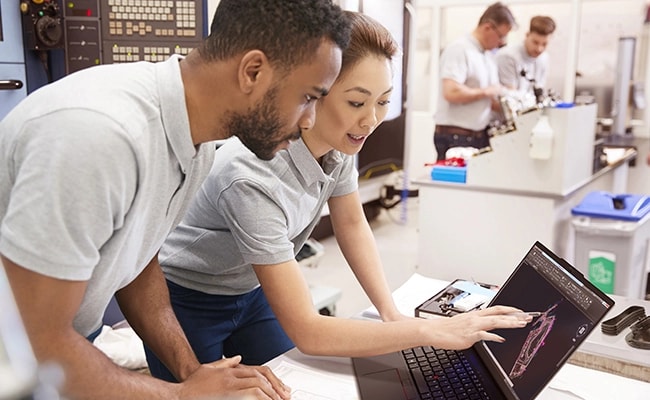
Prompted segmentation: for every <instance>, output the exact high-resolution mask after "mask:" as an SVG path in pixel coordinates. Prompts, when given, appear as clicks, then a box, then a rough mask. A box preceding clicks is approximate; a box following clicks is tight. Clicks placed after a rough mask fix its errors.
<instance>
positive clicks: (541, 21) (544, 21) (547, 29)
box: [529, 15, 555, 36]
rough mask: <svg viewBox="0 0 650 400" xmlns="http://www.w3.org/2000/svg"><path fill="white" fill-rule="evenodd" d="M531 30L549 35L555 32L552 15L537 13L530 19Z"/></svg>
mask: <svg viewBox="0 0 650 400" xmlns="http://www.w3.org/2000/svg"><path fill="white" fill-rule="evenodd" d="M529 31H530V32H533V33H537V34H538V35H542V36H548V35H550V34H551V33H553V32H555V21H553V18H551V17H547V16H544V15H537V16H535V17H533V18H531V19H530V29H529Z"/></svg>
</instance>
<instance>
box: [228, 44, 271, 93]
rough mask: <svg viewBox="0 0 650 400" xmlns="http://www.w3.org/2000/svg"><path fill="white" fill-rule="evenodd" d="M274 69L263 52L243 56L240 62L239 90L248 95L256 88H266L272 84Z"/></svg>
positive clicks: (238, 73)
mask: <svg viewBox="0 0 650 400" xmlns="http://www.w3.org/2000/svg"><path fill="white" fill-rule="evenodd" d="M272 74H273V72H272V68H271V64H270V63H269V60H268V58H266V54H264V52H262V51H261V50H251V51H249V52H247V53H245V54H244V55H243V57H242V58H241V60H240V62H239V68H238V70H237V78H238V79H239V88H240V89H241V90H242V91H243V92H244V93H246V94H250V93H252V92H253V91H254V90H255V88H257V87H260V86H266V85H268V83H269V82H271V79H272V78H271V77H272Z"/></svg>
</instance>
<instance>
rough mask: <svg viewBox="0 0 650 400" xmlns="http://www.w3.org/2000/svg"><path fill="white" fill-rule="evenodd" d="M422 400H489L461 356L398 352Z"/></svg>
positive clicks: (425, 351) (426, 350) (427, 351)
mask: <svg viewBox="0 0 650 400" xmlns="http://www.w3.org/2000/svg"><path fill="white" fill-rule="evenodd" d="M402 355H403V356H404V359H405V360H406V363H407V365H408V367H409V369H410V371H411V375H412V376H413V380H414V381H415V384H416V386H417V389H418V391H419V392H420V398H422V399H459V400H460V399H470V400H474V399H489V398H490V397H489V396H488V394H487V393H486V392H485V390H484V389H483V385H482V384H481V380H480V378H479V377H478V376H477V375H476V373H475V372H474V370H473V369H472V366H471V365H470V363H469V361H468V360H467V358H466V357H465V354H463V353H462V352H459V351H453V350H442V349H435V348H433V347H429V346H425V347H415V348H412V349H407V350H403V351H402Z"/></svg>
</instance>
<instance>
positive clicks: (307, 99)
mask: <svg viewBox="0 0 650 400" xmlns="http://www.w3.org/2000/svg"><path fill="white" fill-rule="evenodd" d="M305 100H306V103H311V102H312V101H316V100H318V97H315V96H312V95H310V94H306V95H305Z"/></svg>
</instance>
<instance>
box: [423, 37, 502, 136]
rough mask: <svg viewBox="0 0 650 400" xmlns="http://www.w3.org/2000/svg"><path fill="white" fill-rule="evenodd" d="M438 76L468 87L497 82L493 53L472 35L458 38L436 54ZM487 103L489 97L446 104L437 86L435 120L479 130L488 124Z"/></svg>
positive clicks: (479, 86)
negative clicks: (438, 65) (438, 60)
mask: <svg viewBox="0 0 650 400" xmlns="http://www.w3.org/2000/svg"><path fill="white" fill-rule="evenodd" d="M440 79H441V81H442V79H452V80H454V81H456V82H458V83H461V84H463V85H466V86H468V87H470V88H484V87H488V86H490V85H496V84H498V83H499V76H498V73H497V66H496V62H495V61H494V56H493V54H492V53H491V52H490V51H487V50H485V49H483V47H481V45H480V43H479V42H478V40H476V38H474V37H473V36H472V35H465V36H463V37H460V38H458V39H456V40H455V41H453V42H452V43H450V44H448V45H447V46H446V47H445V48H444V50H443V51H442V54H441V56H440ZM491 105H492V104H491V101H490V99H489V98H484V99H480V100H476V101H472V102H469V103H465V104H457V103H453V104H452V103H449V102H448V101H447V100H445V98H444V96H443V94H442V85H440V88H439V90H438V107H437V110H436V115H435V123H436V124H437V125H453V126H460V127H462V128H466V129H471V130H481V129H484V128H485V127H486V126H487V125H488V124H489V123H490V119H491V118H492V109H491Z"/></svg>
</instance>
